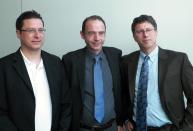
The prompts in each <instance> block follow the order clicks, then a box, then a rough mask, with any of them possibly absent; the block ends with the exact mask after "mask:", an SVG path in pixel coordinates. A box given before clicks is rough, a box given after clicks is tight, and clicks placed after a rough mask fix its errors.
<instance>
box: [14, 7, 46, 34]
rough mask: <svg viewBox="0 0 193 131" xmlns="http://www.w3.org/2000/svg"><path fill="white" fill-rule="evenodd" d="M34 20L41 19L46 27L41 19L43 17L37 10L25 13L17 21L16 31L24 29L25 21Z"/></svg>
mask: <svg viewBox="0 0 193 131" xmlns="http://www.w3.org/2000/svg"><path fill="white" fill-rule="evenodd" d="M32 18H37V19H40V20H41V21H42V23H43V26H44V21H43V18H42V17H41V15H40V14H39V13H38V12H36V11H35V10H31V11H25V12H23V13H22V14H21V15H20V16H19V17H18V18H17V20H16V23H15V26H16V30H21V29H22V27H23V21H24V20H26V19H32Z"/></svg>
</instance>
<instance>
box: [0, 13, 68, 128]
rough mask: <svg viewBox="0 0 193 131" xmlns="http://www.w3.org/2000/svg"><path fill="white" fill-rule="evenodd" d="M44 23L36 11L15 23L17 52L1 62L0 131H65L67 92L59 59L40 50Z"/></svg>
mask: <svg viewBox="0 0 193 131" xmlns="http://www.w3.org/2000/svg"><path fill="white" fill-rule="evenodd" d="M44 32H45V29H44V22H43V19H42V17H41V16H40V14H38V13H37V12H36V11H33V10H32V11H26V12H23V13H22V14H21V15H20V16H19V17H18V18H17V20H16V33H17V37H18V39H19V40H20V42H21V47H20V48H19V50H18V51H17V52H15V53H13V54H10V55H8V56H5V57H3V58H1V59H0V131H68V130H69V125H70V120H71V103H70V99H69V96H70V93H69V89H68V85H67V81H65V80H66V78H65V74H64V68H63V66H62V63H61V60H60V59H59V58H58V57H56V56H55V55H52V54H49V53H47V52H45V51H43V50H41V47H42V45H43V42H44V37H45V34H44Z"/></svg>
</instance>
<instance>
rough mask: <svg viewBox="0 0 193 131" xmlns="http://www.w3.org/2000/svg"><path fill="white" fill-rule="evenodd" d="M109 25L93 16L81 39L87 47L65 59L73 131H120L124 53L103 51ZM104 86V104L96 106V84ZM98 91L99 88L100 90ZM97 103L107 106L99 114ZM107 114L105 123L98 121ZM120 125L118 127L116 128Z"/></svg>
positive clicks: (66, 56) (102, 95) (85, 25)
mask: <svg viewBox="0 0 193 131" xmlns="http://www.w3.org/2000/svg"><path fill="white" fill-rule="evenodd" d="M105 33H106V25H105V22H104V20H103V19H102V18H101V17H100V16H95V15H94V16H90V17H88V18H86V19H85V20H84V21H83V24H82V31H81V32H80V34H81V37H82V39H83V40H85V43H86V47H85V48H83V49H79V50H76V51H73V52H70V53H68V54H66V55H64V56H63V59H62V60H63V62H64V65H65V69H66V70H67V75H68V78H69V83H70V88H71V90H72V99H73V100H72V101H73V102H72V103H73V109H72V110H73V111H72V125H71V130H72V131H91V130H92V131H117V130H119V131H121V129H122V128H121V125H122V121H121V85H120V84H121V83H120V66H119V64H120V58H121V51H120V50H119V49H116V48H113V47H103V43H104V40H105ZM95 57H98V58H99V65H100V67H101V69H102V76H101V77H100V78H99V77H97V79H101V78H102V80H100V81H99V82H98V83H97V82H96V81H95V78H96V77H95V75H94V74H95V71H94V70H95V69H94V66H95V64H96V63H97V62H96V60H95ZM101 82H102V83H103V85H104V86H103V88H102V92H103V93H99V95H100V96H101V98H104V99H103V100H104V101H103V102H104V103H103V104H101V103H102V102H101V103H100V102H96V101H97V99H96V96H97V95H96V92H97V91H96V87H97V86H96V84H99V83H101ZM97 88H98V89H99V87H97ZM96 103H98V104H99V105H104V108H101V109H103V110H102V111H101V112H99V114H98V115H96V114H97V113H96V112H97V108H95V107H96V105H97V104H96ZM101 114H104V116H103V118H102V120H101V121H100V120H98V119H97V118H98V117H99V116H101ZM117 125H118V126H117Z"/></svg>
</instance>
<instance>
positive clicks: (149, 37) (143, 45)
mask: <svg viewBox="0 0 193 131" xmlns="http://www.w3.org/2000/svg"><path fill="white" fill-rule="evenodd" d="M133 37H134V39H135V41H136V42H137V43H138V45H139V47H140V49H141V50H142V51H143V52H144V53H146V54H149V53H151V52H152V51H153V50H154V49H155V47H156V46H157V44H156V39H157V31H156V30H155V29H154V27H153V25H152V24H151V23H149V22H144V23H139V24H137V25H136V26H135V31H134V33H133Z"/></svg>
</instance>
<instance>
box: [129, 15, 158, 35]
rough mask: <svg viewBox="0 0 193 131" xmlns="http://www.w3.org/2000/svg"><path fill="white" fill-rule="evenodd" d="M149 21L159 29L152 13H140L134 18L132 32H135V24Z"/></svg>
mask: <svg viewBox="0 0 193 131" xmlns="http://www.w3.org/2000/svg"><path fill="white" fill-rule="evenodd" d="M144 22H148V23H150V24H152V25H153V27H154V29H155V30H157V23H156V21H155V20H154V18H153V17H152V16H150V15H140V16H139V17H136V18H134V19H133V23H132V25H131V29H132V32H133V34H134V32H135V26H136V25H137V24H140V23H144Z"/></svg>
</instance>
